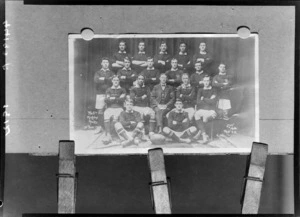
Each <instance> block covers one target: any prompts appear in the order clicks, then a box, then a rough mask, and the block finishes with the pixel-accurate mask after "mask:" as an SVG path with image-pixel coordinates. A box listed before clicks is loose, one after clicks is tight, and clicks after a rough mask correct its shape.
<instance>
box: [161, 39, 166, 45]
mask: <svg viewBox="0 0 300 217" xmlns="http://www.w3.org/2000/svg"><path fill="white" fill-rule="evenodd" d="M162 44H165V45H167V42H166V41H165V40H162V41H161V42H160V44H159V45H162Z"/></svg>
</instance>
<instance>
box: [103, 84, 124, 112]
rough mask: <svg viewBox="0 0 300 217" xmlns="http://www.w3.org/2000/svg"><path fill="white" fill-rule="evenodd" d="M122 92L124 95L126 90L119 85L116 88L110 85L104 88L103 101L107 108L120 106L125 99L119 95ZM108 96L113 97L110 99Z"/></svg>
mask: <svg viewBox="0 0 300 217" xmlns="http://www.w3.org/2000/svg"><path fill="white" fill-rule="evenodd" d="M122 94H124V95H126V90H125V89H124V88H121V87H120V86H119V87H117V88H114V87H110V88H108V89H107V90H106V94H105V95H106V97H105V102H106V104H107V107H108V108H122V107H123V103H124V100H125V96H124V97H122V98H121V97H120V96H121V95H122ZM110 97H115V98H114V99H111V98H110Z"/></svg>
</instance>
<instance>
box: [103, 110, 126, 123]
mask: <svg viewBox="0 0 300 217" xmlns="http://www.w3.org/2000/svg"><path fill="white" fill-rule="evenodd" d="M122 111H123V109H122V108H107V109H106V110H105V111H104V121H105V120H110V118H111V117H113V119H114V120H118V118H119V116H120V114H121V112H122Z"/></svg>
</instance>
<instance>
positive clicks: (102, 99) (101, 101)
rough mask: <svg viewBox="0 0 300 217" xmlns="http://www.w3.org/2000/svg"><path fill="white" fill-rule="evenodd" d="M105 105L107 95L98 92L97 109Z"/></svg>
mask: <svg viewBox="0 0 300 217" xmlns="http://www.w3.org/2000/svg"><path fill="white" fill-rule="evenodd" d="M104 107H105V95H104V94H97V95H96V105H95V108H96V109H104Z"/></svg>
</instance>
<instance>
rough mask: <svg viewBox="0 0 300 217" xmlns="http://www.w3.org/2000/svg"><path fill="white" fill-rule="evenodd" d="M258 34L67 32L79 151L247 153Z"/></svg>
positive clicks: (254, 135) (254, 131)
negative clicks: (85, 35)
mask: <svg viewBox="0 0 300 217" xmlns="http://www.w3.org/2000/svg"><path fill="white" fill-rule="evenodd" d="M257 49H258V36H257V35H255V34H252V35H251V36H250V37H249V38H247V39H242V38H240V37H239V36H238V35H233V34H221V35H220V34H218V35H213V34H211V35H207V34H205V35H203V34H157V35H154V34H147V35H142V34H126V35H95V36H94V38H93V39H92V40H90V41H86V40H85V39H83V38H82V36H81V35H70V36H69V73H70V74H69V78H70V81H69V82H70V86H69V87H70V135H71V139H72V140H74V141H76V147H75V151H76V153H78V154H134V153H147V150H148V149H150V148H155V147H162V148H164V151H165V152H166V153H170V154H172V153H174V154H180V153H243V152H249V151H250V148H251V144H252V141H254V140H258V130H259V129H258V106H259V105H258V97H257V96H258V81H257V71H258V63H257V60H258V57H257V55H258V52H257Z"/></svg>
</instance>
